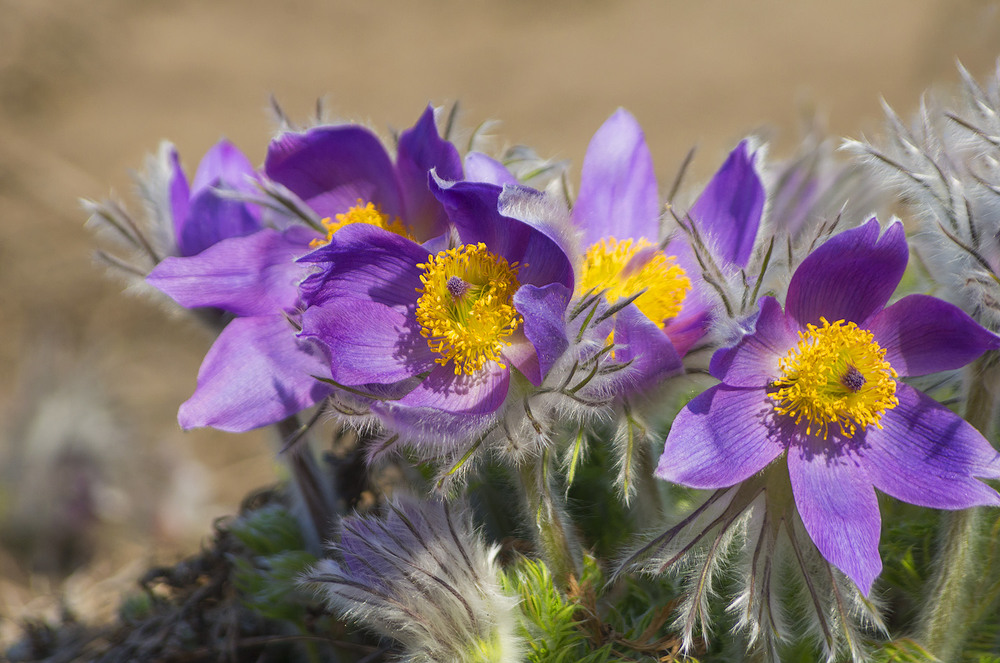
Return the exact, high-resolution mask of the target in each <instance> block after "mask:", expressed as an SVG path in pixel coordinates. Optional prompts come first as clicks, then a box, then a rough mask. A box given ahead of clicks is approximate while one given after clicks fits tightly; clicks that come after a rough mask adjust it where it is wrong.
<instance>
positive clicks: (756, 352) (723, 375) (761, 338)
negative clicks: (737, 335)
mask: <svg viewBox="0 0 1000 663" xmlns="http://www.w3.org/2000/svg"><path fill="white" fill-rule="evenodd" d="M797 340H798V333H797V331H796V330H793V329H791V328H790V326H789V324H788V320H787V319H786V318H785V314H784V313H783V312H782V310H781V304H779V303H778V301H777V300H776V299H775V298H774V297H763V298H761V300H760V316H759V317H758V318H757V322H756V329H755V330H754V332H753V333H752V334H749V335H747V336H744V337H742V338H741V339H740V340H739V342H738V343H737V344H736V345H734V346H733V347H731V348H722V349H720V350H717V351H716V353H715V354H714V355H712V361H711V364H710V372H711V373H712V375H713V376H714V377H717V378H718V379H720V380H722V381H723V382H725V383H726V384H728V385H731V386H734V387H764V386H766V385H767V384H768V383H769V382H771V381H772V380H773V379H774V378H776V377H778V376H779V375H781V369H780V368H779V367H778V360H779V359H781V358H782V357H784V356H785V355H787V354H788V350H789V349H790V348H792V347H794V346H795V343H796V342H797Z"/></svg>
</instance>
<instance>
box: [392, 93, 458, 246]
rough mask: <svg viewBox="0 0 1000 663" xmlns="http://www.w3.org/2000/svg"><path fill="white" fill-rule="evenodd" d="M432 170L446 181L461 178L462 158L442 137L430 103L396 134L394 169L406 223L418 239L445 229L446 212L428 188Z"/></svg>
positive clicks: (436, 234) (446, 221)
mask: <svg viewBox="0 0 1000 663" xmlns="http://www.w3.org/2000/svg"><path fill="white" fill-rule="evenodd" d="M431 170H434V171H435V172H436V173H437V174H438V175H439V176H440V177H443V178H444V179H448V180H460V179H462V159H461V157H460V156H459V155H458V150H456V149H455V146H454V145H452V144H451V143H450V142H448V141H446V140H442V139H441V137H440V136H439V135H438V132H437V125H435V124H434V109H433V108H431V107H430V106H428V107H427V109H426V110H425V111H424V113H423V115H421V116H420V120H418V121H417V124H416V125H414V127H413V128H412V129H407V130H406V131H404V132H403V133H402V134H400V136H399V148H398V152H397V154H396V172H397V173H398V175H399V183H400V186H401V187H402V191H403V202H404V203H405V207H406V224H407V226H409V228H410V232H411V233H412V234H413V236H414V237H417V238H419V239H420V240H421V241H422V240H425V239H430V238H431V237H436V236H438V235H440V234H441V233H443V232H445V231H446V230H447V229H448V215H447V214H445V211H444V208H443V207H442V206H441V203H439V202H438V201H437V198H435V197H434V194H433V193H431V191H430V189H429V188H428V187H427V178H428V177H429V173H430V171H431Z"/></svg>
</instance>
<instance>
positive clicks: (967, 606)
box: [919, 352, 997, 661]
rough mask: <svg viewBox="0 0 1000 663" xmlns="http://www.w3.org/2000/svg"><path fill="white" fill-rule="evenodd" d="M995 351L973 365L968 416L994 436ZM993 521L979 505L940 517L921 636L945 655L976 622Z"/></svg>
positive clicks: (953, 657) (952, 657)
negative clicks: (992, 387) (938, 544)
mask: <svg viewBox="0 0 1000 663" xmlns="http://www.w3.org/2000/svg"><path fill="white" fill-rule="evenodd" d="M996 360H997V357H996V353H993V352H990V353H988V354H986V355H984V356H983V357H981V358H980V359H979V360H978V361H976V362H975V363H974V364H973V365H972V367H971V368H972V376H971V384H970V385H969V393H968V396H967V399H966V405H965V419H966V420H967V421H968V422H969V423H970V424H972V425H973V426H974V427H975V428H976V429H978V430H979V431H980V432H982V433H983V435H985V436H987V437H989V436H990V434H991V430H990V428H991V424H992V422H993V417H994V412H995V409H996V399H995V398H994V394H993V393H991V391H990V383H991V382H992V380H993V378H994V377H995V376H994V375H993V373H994V370H993V369H995V365H996ZM989 524H990V523H989V522H988V521H987V520H986V519H984V518H983V510H982V509H981V508H978V507H973V508H971V509H963V510H961V511H949V512H946V513H945V514H944V515H943V517H942V519H941V538H942V541H943V543H942V546H941V549H940V551H939V552H938V558H937V562H936V564H935V567H934V568H935V569H936V574H935V576H934V578H933V579H932V580H931V583H930V587H931V589H930V593H929V596H930V597H932V598H931V600H929V601H927V603H926V606H925V608H924V612H923V614H922V615H921V619H920V634H921V637H920V639H919V640H920V642H921V643H922V644H923V645H924V647H926V648H927V649H928V650H929V651H930V652H931V653H933V654H934V655H935V656H936V657H937V658H938V659H939V660H941V661H957V660H958V659H959V656H960V654H961V651H962V648H963V646H964V645H965V642H966V640H967V638H968V635H969V631H970V630H971V628H972V627H973V626H974V625H975V612H976V607H977V597H978V596H979V592H978V591H977V585H978V584H979V583H980V581H981V579H982V573H983V571H984V569H983V568H982V565H983V558H984V547H985V544H986V536H985V531H984V530H985V528H986V527H988V526H989Z"/></svg>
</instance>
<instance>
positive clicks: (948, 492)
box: [862, 383, 1000, 509]
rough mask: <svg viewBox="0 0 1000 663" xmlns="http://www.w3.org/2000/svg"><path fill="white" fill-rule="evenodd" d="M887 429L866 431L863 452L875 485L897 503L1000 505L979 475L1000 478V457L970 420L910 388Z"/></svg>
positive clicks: (899, 392) (889, 415)
mask: <svg viewBox="0 0 1000 663" xmlns="http://www.w3.org/2000/svg"><path fill="white" fill-rule="evenodd" d="M896 396H897V397H898V398H899V405H897V406H896V407H895V408H893V409H892V410H889V411H888V412H886V413H885V415H884V416H883V417H882V429H881V430H879V429H878V428H874V427H871V428H868V429H867V430H866V431H865V441H866V442H867V446H865V447H864V448H863V451H862V454H863V457H864V460H865V463H866V465H865V467H866V468H867V470H868V475H869V476H870V477H871V480H872V482H874V484H875V487H876V488H878V489H879V490H881V491H882V492H884V493H888V494H889V495H892V496H893V497H895V498H896V499H899V500H902V501H904V502H909V503H911V504H918V505H920V506H927V507H933V508H936V509H964V508H967V507H970V506H976V505H982V504H990V505H1000V495H998V494H997V492H996V491H995V490H993V489H992V488H990V487H989V486H987V485H986V484H984V483H982V482H980V481H978V480H976V479H975V478H974V477H985V478H990V479H998V478H1000V454H997V452H996V451H995V450H994V449H993V447H992V446H990V443H989V442H987V441H986V439H985V438H984V437H983V436H982V435H981V434H980V433H979V431H977V430H976V429H975V428H973V427H972V426H970V425H969V424H968V423H967V422H966V421H965V420H963V419H962V418H961V417H959V416H958V415H957V414H955V413H953V412H952V411H951V410H949V409H948V408H946V407H944V406H943V405H941V404H939V403H938V402H937V401H935V400H934V399H932V398H930V397H928V396H926V395H925V394H922V393H920V392H919V391H917V390H916V389H914V388H913V387H910V386H909V385H906V384H902V383H900V384H899V385H898V386H897V388H896Z"/></svg>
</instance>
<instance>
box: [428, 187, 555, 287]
mask: <svg viewBox="0 0 1000 663" xmlns="http://www.w3.org/2000/svg"><path fill="white" fill-rule="evenodd" d="M431 189H432V190H433V191H434V193H435V195H437V197H438V200H440V201H441V203H442V204H443V205H444V206H445V208H446V209H447V210H448V216H449V218H450V219H451V221H452V223H453V224H454V225H455V227H456V228H457V229H458V234H459V237H461V239H462V242H464V243H466V244H475V243H477V242H483V243H484V244H486V246H487V248H489V250H490V251H492V252H493V253H496V254H498V255H501V256H503V257H504V258H506V259H507V261H508V262H510V263H514V262H517V263H520V265H521V268H520V270H519V272H518V279H519V280H520V281H521V283H522V284H531V285H537V286H539V287H541V286H546V285H548V284H550V283H562V284H563V285H564V286H566V287H567V288H569V289H570V290H572V289H573V267H572V264H571V263H570V260H569V257H568V256H567V255H566V253H565V252H564V251H563V250H562V248H560V246H559V244H558V242H556V241H555V240H554V239H553V238H551V237H549V236H548V235H547V234H545V233H544V232H542V230H540V229H539V228H537V227H535V226H533V225H531V224H528V223H526V222H524V221H520V220H518V219H513V218H511V217H508V216H504V215H503V214H501V213H500V211H499V201H500V194H501V191H505V190H503V189H501V188H500V187H498V186H496V185H493V184H484V183H482V182H444V181H442V180H439V179H437V178H435V179H434V180H433V181H431ZM524 194H525V195H529V196H530V195H537V196H541V195H542V194H541V193H538V192H533V191H530V190H527V189H525V190H524Z"/></svg>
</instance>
